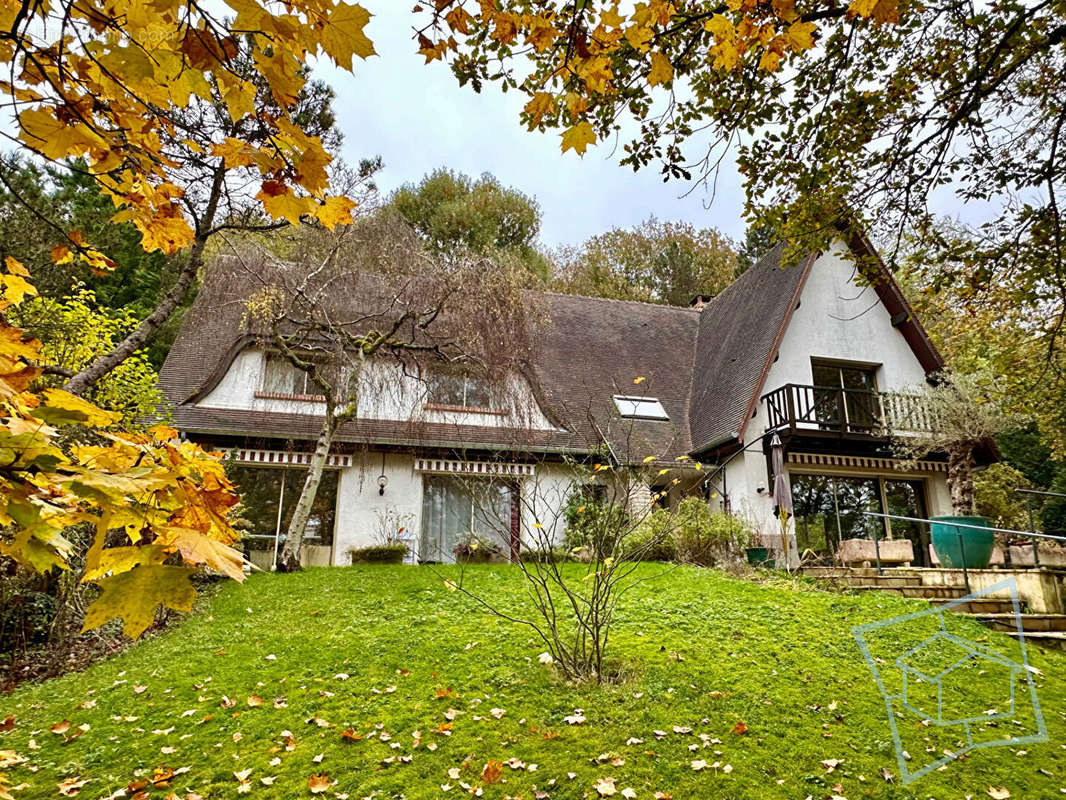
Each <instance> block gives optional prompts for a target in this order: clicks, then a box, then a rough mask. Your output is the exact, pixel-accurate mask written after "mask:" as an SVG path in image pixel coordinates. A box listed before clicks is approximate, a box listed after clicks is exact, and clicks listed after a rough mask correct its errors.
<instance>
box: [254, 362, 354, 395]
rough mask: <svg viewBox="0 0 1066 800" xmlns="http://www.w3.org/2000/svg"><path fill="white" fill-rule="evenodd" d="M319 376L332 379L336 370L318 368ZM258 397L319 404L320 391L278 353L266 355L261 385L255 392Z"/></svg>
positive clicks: (309, 378)
mask: <svg viewBox="0 0 1066 800" xmlns="http://www.w3.org/2000/svg"><path fill="white" fill-rule="evenodd" d="M319 370H320V372H319V374H320V375H322V376H323V377H326V378H328V379H332V378H333V377H334V375H335V374H336V370H335V369H333V368H331V367H329V366H327V365H320V366H319ZM256 395H257V396H259V397H271V398H277V399H285V398H294V399H297V400H314V401H319V402H321V401H322V400H323V399H325V398H323V397H322V394H321V391H320V390H319V388H318V387H317V386H316V385H315V382H314V381H313V380H311V376H310V375H309V374H307V373H306V372H304V371H303V370H302V369H299V368H298V367H296V366H294V365H293V363H292V362H291V361H289V360H288V359H287V358H286V357H285V356H283V355H281V354H280V353H267V355H266V364H265V367H264V369H263V385H262V387H261V388H260V389H259V390H258V391H257V392H256Z"/></svg>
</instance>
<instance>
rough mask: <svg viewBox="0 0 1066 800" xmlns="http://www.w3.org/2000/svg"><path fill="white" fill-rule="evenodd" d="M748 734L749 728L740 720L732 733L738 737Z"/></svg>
mask: <svg viewBox="0 0 1066 800" xmlns="http://www.w3.org/2000/svg"><path fill="white" fill-rule="evenodd" d="M747 732H748V726H747V725H745V724H744V720H738V721H737V724H736V725H734V726H733V730H732V731H730V733H735V734H736V735H737V736H743V735H744V734H745V733H747Z"/></svg>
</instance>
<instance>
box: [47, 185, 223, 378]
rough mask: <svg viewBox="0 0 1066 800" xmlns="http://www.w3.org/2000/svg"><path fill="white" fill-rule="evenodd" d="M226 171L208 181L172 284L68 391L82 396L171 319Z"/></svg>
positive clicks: (188, 285) (199, 260) (199, 255)
mask: <svg viewBox="0 0 1066 800" xmlns="http://www.w3.org/2000/svg"><path fill="white" fill-rule="evenodd" d="M225 174H226V172H225V168H224V167H223V166H222V165H219V167H218V169H217V171H216V172H215V179H214V181H213V183H212V184H211V194H210V196H209V197H208V199H207V206H206V207H205V208H204V216H203V218H202V219H201V220H200V221H199V224H198V225H197V230H196V238H195V239H194V240H193V245H192V248H191V249H190V250H189V257H188V259H187V260H186V262H185V266H184V267H182V269H181V272H179V273H178V278H177V280H175V281H174V285H173V286H171V287H170V291H169V292H167V293H166V295H165V296H164V297H163V299H162V300H160V301H159V304H158V305H157V306H156V307H155V309H154V310H153V311H152V313H151V314H149V315H148V316H147V317H145V318H144V320H143V321H142V322H141V324H140V325H138V326H137V327H136V328H135V329H134V330H133V331H132V332H131V333H130V335H129V336H127V337H126V338H125V339H123V340H122V341H121V342H119V343H118V344H117V345H115V347H114V348H112V350H111V351H110V352H108V353H104V355H102V356H100V357H99V358H97V359H96V360H94V361H92V362H90V363H89V364H88V366H86V367H85V368H84V369H82V370H80V371H79V372H78V373H77V374H75V375H74V376H73V377H72V378H71V379H70V380H68V381H67V382H66V384H64V386H63V388H64V389H66V390H67V391H68V392H70V393H71V394H76V395H83V394H85V393H86V392H87V391H89V389H91V388H92V387H93V386H94V385H95V384H96V382H97V381H99V380H100V379H101V378H103V377H105V376H106V375H108V373H110V372H111V371H112V370H113V369H115V367H117V366H118V365H119V364H121V363H122V362H123V361H125V360H126V359H127V358H129V357H130V356H132V355H133V354H134V353H135V352H137V351H138V350H140V349H141V348H142V347H144V345H145V344H147V343H148V339H149V338H151V336H152V334H153V333H155V332H156V331H157V330H159V328H160V326H161V325H162V324H163V323H164V322H166V321H167V320H168V319H170V315H171V314H173V313H174V309H176V308H177V307H178V306H179V305H181V302H182V301H183V300H184V299H185V298H186V296H188V294H189V290H190V289H192V285H193V282H194V281H195V280H196V275H197V273H199V271H200V266H201V265H202V264H203V256H204V247H205V246H206V245H207V239H208V236H209V235H210V228H211V226H212V225H214V224H215V222H214V221H215V213H216V211H217V210H218V201H219V199H220V197H221V196H222V186H223V178H224V177H225Z"/></svg>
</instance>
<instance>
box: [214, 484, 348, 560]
mask: <svg viewBox="0 0 1066 800" xmlns="http://www.w3.org/2000/svg"><path fill="white" fill-rule="evenodd" d="M226 472H227V473H228V474H229V477H230V478H231V479H232V480H233V481H234V483H236V484H237V491H238V492H239V494H240V496H241V503H242V512H241V516H240V518H239V520H238V523H237V527H239V528H240V529H241V533H242V534H243V542H244V546H245V549H246V550H249V551H269V552H270V553H271V554H273V551H274V542H275V537H276V538H277V542H278V550H279V552H280V550H281V547H282V545H284V543H285V533H286V531H288V529H289V523H290V522H291V521H292V515H293V512H294V511H295V510H296V501H297V500H298V499H299V498H300V491H301V489H303V484H304V478H305V477H306V476H307V473H306V471H304V470H302V469H282V468H277V467H274V468H270V467H251V466H240V465H233V466H230V467H228V468H227V470H226ZM336 512H337V472H336V471H335V470H326V471H325V472H324V473H323V475H322V483H320V484H319V487H318V493H317V494H316V495H315V502H314V505H313V506H312V507H311V516H310V518H309V519H308V521H307V527H306V528H305V529H304V544H305V545H318V546H322V547H332V546H333V528H334V524H335V521H336ZM270 559H272V555H271V557H270ZM270 559H268V560H267V564H268V565H269V564H270V563H272V561H271V560H270Z"/></svg>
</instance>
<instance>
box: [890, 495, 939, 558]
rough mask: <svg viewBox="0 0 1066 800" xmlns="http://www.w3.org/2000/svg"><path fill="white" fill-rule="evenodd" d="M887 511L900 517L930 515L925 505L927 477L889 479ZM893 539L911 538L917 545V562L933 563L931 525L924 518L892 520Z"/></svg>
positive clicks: (915, 549) (915, 545) (915, 548)
mask: <svg viewBox="0 0 1066 800" xmlns="http://www.w3.org/2000/svg"><path fill="white" fill-rule="evenodd" d="M885 506H886V508H887V509H888V511H887V512H886V513H888V514H893V515H896V516H900V517H919V518H920V519H927V517H926V513H925V512H926V506H925V481H908V480H901V479H893V478H886V479H885ZM888 523H889V529H890V530H891V531H892V538H893V539H910V540H911V544H913V545H914V563H915V564H916V565H918V566H920V567H926V566H929V528H928V526H926V525H923V524H922V523H920V522H907V521H905V520H900V519H891V520H889V521H888Z"/></svg>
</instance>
